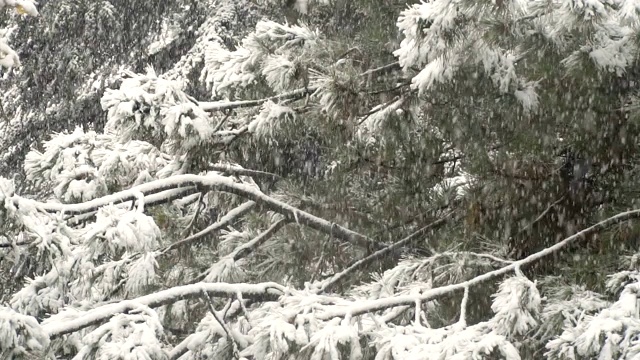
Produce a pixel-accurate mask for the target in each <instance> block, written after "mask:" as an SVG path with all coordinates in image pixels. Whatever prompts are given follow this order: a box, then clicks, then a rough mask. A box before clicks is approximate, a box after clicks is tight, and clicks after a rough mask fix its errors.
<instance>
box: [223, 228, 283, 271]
mask: <svg viewBox="0 0 640 360" xmlns="http://www.w3.org/2000/svg"><path fill="white" fill-rule="evenodd" d="M287 223H289V220H287V219H280V220H278V221H276V222H275V223H273V224H272V225H271V226H270V227H269V228H268V229H267V230H265V231H263V232H261V233H260V235H258V236H256V237H255V238H253V239H252V240H251V241H249V242H247V243H245V244H242V245H241V246H239V247H237V248H236V249H234V250H233V252H232V253H231V254H229V256H230V257H231V258H233V261H238V260H240V259H242V258H244V257H246V256H247V255H249V254H251V253H252V252H253V251H254V250H255V249H256V248H257V247H258V246H260V245H262V244H264V242H265V241H267V240H269V239H270V238H271V237H272V236H273V235H275V233H276V232H278V230H280V229H282V228H283V227H284V226H285V225H287Z"/></svg>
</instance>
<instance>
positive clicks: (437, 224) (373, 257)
mask: <svg viewBox="0 0 640 360" xmlns="http://www.w3.org/2000/svg"><path fill="white" fill-rule="evenodd" d="M452 214H453V212H450V213H448V214H446V215H445V216H444V217H442V218H440V219H438V220H436V221H434V222H432V223H430V224H429V225H427V226H424V227H422V228H421V229H419V230H417V231H415V232H414V233H412V234H411V235H409V236H407V237H405V238H404V239H402V240H400V241H398V242H395V243H393V244H391V245H389V246H387V247H385V248H383V249H380V250H378V251H376V252H374V253H373V254H371V255H368V256H366V257H364V258H362V259H360V260H358V261H356V262H354V263H353V264H351V265H350V266H349V267H347V268H346V269H344V270H343V271H341V272H339V273H337V274H335V275H333V277H331V278H330V279H328V280H326V281H324V282H323V283H322V284H321V286H320V288H319V290H318V291H319V292H323V291H327V290H329V289H330V288H331V287H333V286H335V285H336V284H337V283H339V282H340V281H341V280H342V279H343V278H345V277H346V276H347V275H348V274H350V273H352V272H353V271H355V270H356V269H358V268H360V267H362V266H364V265H367V264H369V263H371V262H372V261H374V260H377V259H379V258H381V257H383V256H385V255H387V254H389V253H391V252H392V251H394V250H396V249H398V248H400V247H403V246H405V245H407V244H410V243H412V242H414V241H416V240H418V239H420V238H421V237H422V236H423V235H424V234H426V233H427V231H429V230H433V229H437V228H439V227H440V226H442V225H444V224H446V223H447V221H448V220H449V217H450V216H451V215H452Z"/></svg>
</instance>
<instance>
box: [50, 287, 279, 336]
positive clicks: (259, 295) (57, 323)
mask: <svg viewBox="0 0 640 360" xmlns="http://www.w3.org/2000/svg"><path fill="white" fill-rule="evenodd" d="M203 291H204V292H206V293H207V294H208V295H209V296H214V297H233V296H236V294H237V293H242V296H244V297H246V298H253V299H260V300H269V301H273V300H277V299H278V298H279V297H280V296H281V295H282V294H284V292H285V288H284V287H283V286H282V285H280V284H277V283H273V282H270V283H261V284H227V283H196V284H191V285H184V286H176V287H173V288H171V289H167V290H163V291H159V292H156V293H153V294H150V295H145V296H141V297H139V298H136V299H133V300H123V301H120V302H117V303H113V304H107V305H103V306H100V307H97V308H95V309H92V310H89V311H86V312H84V314H82V315H80V316H78V317H76V318H75V319H68V318H66V317H65V318H64V320H63V321H61V320H60V319H58V317H60V316H65V313H62V314H61V315H53V316H51V317H49V318H48V319H46V320H45V321H44V322H43V323H42V329H43V330H44V332H45V333H47V334H48V335H49V338H51V339H54V338H56V337H59V336H62V335H65V334H69V333H72V332H76V331H78V330H81V329H84V328H86V327H88V326H92V325H96V324H99V323H101V322H104V321H106V320H108V319H109V318H111V317H112V316H113V315H116V314H121V313H126V312H128V311H131V310H135V309H137V308H139V307H140V305H144V306H148V307H151V308H154V307H158V306H162V305H166V304H171V303H174V302H176V301H179V300H184V299H187V298H192V297H197V296H201V295H202V292H203Z"/></svg>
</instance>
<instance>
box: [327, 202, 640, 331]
mask: <svg viewBox="0 0 640 360" xmlns="http://www.w3.org/2000/svg"><path fill="white" fill-rule="evenodd" d="M636 218H640V209H637V210H631V211H627V212H623V213H620V214H618V215H615V216H612V217H610V218H608V219H605V220H603V221H601V222H599V223H597V224H595V225H593V226H591V227H588V228H586V229H584V230H582V231H580V232H578V233H576V234H574V235H572V236H569V237H568V238H565V239H564V240H562V241H560V242H558V243H556V244H555V245H553V246H550V247H548V248H546V249H544V250H541V251H539V252H537V253H534V254H531V255H529V256H527V257H526V258H524V259H522V260H518V261H515V262H513V263H511V264H510V265H507V266H504V267H502V268H500V269H497V270H494V271H490V272H487V273H484V274H482V275H479V276H476V277H474V278H473V279H471V280H468V281H464V282H461V283H457V284H452V285H447V286H441V287H438V288H435V289H431V290H428V291H425V292H424V293H422V294H421V295H418V296H413V295H403V296H394V297H390V298H384V299H378V300H366V301H365V300H363V301H360V302H359V303H358V304H354V305H352V306H341V307H339V308H337V307H336V308H335V310H331V311H327V312H325V313H323V314H319V315H318V319H320V320H329V319H332V318H335V317H344V316H347V315H349V316H358V315H362V314H367V313H370V312H374V311H379V310H384V309H388V308H393V307H397V306H411V305H413V304H415V303H416V301H421V302H426V301H430V300H433V299H436V298H440V297H442V296H445V295H448V294H450V293H452V292H456V291H460V290H464V289H465V288H467V287H472V286H475V285H479V284H482V283H484V282H487V281H489V280H492V279H495V278H497V277H500V276H503V275H505V274H508V273H509V272H512V271H515V270H516V269H517V268H520V267H522V266H524V265H530V264H532V263H534V262H536V261H539V260H541V259H543V258H545V257H547V256H549V255H552V254H554V253H556V252H558V251H560V250H562V249H563V248H565V247H566V246H567V245H569V244H571V243H573V242H575V241H577V240H579V239H585V238H586V236H587V235H591V234H593V233H597V232H600V231H602V230H605V229H607V228H609V227H611V226H613V225H616V224H619V223H621V222H624V221H628V220H631V219H636Z"/></svg>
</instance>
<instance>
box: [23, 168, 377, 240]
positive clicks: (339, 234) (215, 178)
mask: <svg viewBox="0 0 640 360" xmlns="http://www.w3.org/2000/svg"><path fill="white" fill-rule="evenodd" d="M190 186H196V187H197V188H199V189H200V190H201V191H205V190H214V191H222V192H227V193H231V194H235V195H238V196H241V197H244V198H246V199H248V200H252V201H255V202H256V203H257V204H258V205H259V206H262V207H264V208H266V209H268V210H271V211H274V212H277V213H279V214H281V215H283V216H284V217H285V218H286V219H288V220H290V221H295V222H296V223H298V224H301V225H305V226H307V227H309V228H311V229H314V230H317V231H320V232H323V233H325V234H330V235H333V236H334V237H335V238H337V239H340V240H342V241H346V242H350V243H354V244H357V245H359V246H363V247H366V248H371V249H381V248H382V247H383V245H382V244H380V243H378V242H375V241H374V240H372V239H370V238H368V237H367V236H364V235H362V234H359V233H357V232H355V231H353V230H350V229H347V228H345V227H342V226H340V225H337V224H334V223H332V222H330V221H327V220H325V219H322V218H319V217H317V216H315V215H312V214H309V213H307V212H305V211H303V210H300V209H298V208H295V207H293V206H291V205H289V204H286V203H284V202H281V201H279V200H276V199H274V198H272V197H270V196H268V195H265V194H264V193H263V192H261V191H260V190H258V189H256V188H255V187H251V186H248V185H245V184H239V183H236V182H234V181H233V180H232V179H230V178H227V177H224V176H221V175H217V174H208V175H175V176H172V177H169V178H166V179H161V180H155V181H151V182H148V183H145V184H141V185H138V186H134V187H132V188H131V189H128V190H124V191H120V192H118V193H115V194H111V195H107V196H104V197H101V198H98V199H94V200H91V201H87V202H83V203H79V204H58V203H50V202H49V203H39V202H34V201H31V200H27V199H25V198H22V197H19V196H14V197H13V202H14V205H15V206H17V207H20V204H21V203H23V204H24V203H30V204H31V205H33V206H35V207H37V208H40V209H42V210H44V211H48V212H63V213H65V214H83V213H86V212H91V211H94V210H97V209H98V208H100V207H102V206H105V205H108V204H111V203H114V204H115V203H122V202H126V201H132V200H134V199H136V198H137V194H138V193H142V194H144V195H145V196H147V195H149V194H156V193H159V192H160V191H165V190H169V189H175V188H182V187H190Z"/></svg>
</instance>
